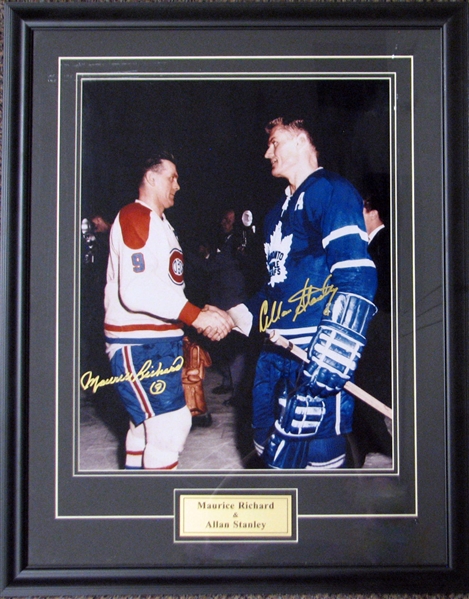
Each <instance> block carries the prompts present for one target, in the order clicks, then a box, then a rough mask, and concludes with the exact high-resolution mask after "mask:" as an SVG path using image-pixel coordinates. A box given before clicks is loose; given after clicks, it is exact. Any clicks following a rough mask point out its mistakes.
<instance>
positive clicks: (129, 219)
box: [119, 202, 151, 250]
mask: <svg viewBox="0 0 469 599" xmlns="http://www.w3.org/2000/svg"><path fill="white" fill-rule="evenodd" d="M150 214H151V210H150V208H147V207H146V206H142V204H139V203H138V202H134V203H133V204H128V205H127V206H124V208H122V210H121V211H120V213H119V222H120V225H121V230H122V238H123V240H124V243H125V245H126V246H127V247H129V248H130V249H131V250H140V249H142V248H143V246H144V245H145V244H146V242H147V240H148V235H149V233H150Z"/></svg>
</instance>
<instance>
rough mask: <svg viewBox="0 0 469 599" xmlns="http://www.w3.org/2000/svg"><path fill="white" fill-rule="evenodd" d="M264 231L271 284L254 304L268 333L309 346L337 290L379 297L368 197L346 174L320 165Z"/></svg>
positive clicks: (269, 218)
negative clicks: (366, 207) (275, 332)
mask: <svg viewBox="0 0 469 599" xmlns="http://www.w3.org/2000/svg"><path fill="white" fill-rule="evenodd" d="M264 232H265V245H264V248H265V254H266V260H267V269H268V273H269V277H268V281H267V283H266V284H265V286H264V287H263V289H262V290H261V291H260V292H259V293H258V294H257V295H255V296H254V297H253V298H251V299H250V300H249V301H248V302H246V305H247V306H248V308H249V310H250V312H251V313H252V314H253V317H254V322H256V321H258V326H259V329H260V330H261V331H265V330H267V329H276V330H278V331H279V333H280V334H281V335H282V336H284V337H286V338H287V339H290V340H291V341H293V342H294V343H296V344H298V345H307V344H309V342H310V341H311V338H312V336H313V335H314V333H315V332H316V330H317V327H318V325H319V323H320V321H321V318H322V316H323V314H324V313H325V312H327V308H328V305H329V304H330V302H331V301H332V300H333V299H334V295H335V293H336V292H337V291H342V292H345V293H355V294H357V295H360V296H362V297H365V298H367V299H369V300H371V301H372V300H373V298H374V295H375V292H376V285H377V277H376V268H375V265H374V263H373V261H372V260H371V259H370V256H369V254H368V249H367V248H368V236H367V233H366V229H365V223H364V220H363V200H362V198H361V197H360V195H359V193H358V191H357V190H356V189H355V188H354V187H353V186H352V185H351V183H349V182H348V181H347V180H346V179H344V178H343V177H341V176H339V175H337V174H335V173H332V172H330V171H327V170H325V169H323V168H320V169H318V170H317V171H315V172H314V173H312V174H311V175H310V176H309V177H308V178H307V179H306V180H305V181H304V182H303V183H302V184H301V185H300V186H299V187H298V189H297V190H296V191H295V193H294V194H293V195H291V196H290V195H288V189H287V193H286V197H285V199H284V200H283V201H280V202H279V203H278V204H277V206H276V207H275V208H273V210H272V211H271V212H270V213H269V214H268V215H267V216H266V219H265V226H264Z"/></svg>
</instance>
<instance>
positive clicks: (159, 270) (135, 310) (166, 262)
mask: <svg viewBox="0 0 469 599" xmlns="http://www.w3.org/2000/svg"><path fill="white" fill-rule="evenodd" d="M183 266H184V263H183V255H182V251H181V247H180V245H179V242H178V240H177V237H176V235H175V234H174V231H173V228H172V227H171V225H170V224H169V222H168V221H167V220H166V217H165V216H164V215H163V216H162V218H160V217H159V216H158V214H157V213H156V212H154V211H153V210H151V209H150V208H149V207H148V206H146V205H145V204H144V203H142V202H140V201H138V200H137V201H136V202H134V203H133V204H129V205H127V206H125V207H124V208H123V209H122V210H121V211H120V212H119V214H118V215H117V217H116V220H115V222H114V224H113V226H112V229H111V236H110V253H109V263H108V270H107V284H106V291H105V309H106V316H105V333H106V339H107V341H108V342H113V343H133V342H134V343H138V342H141V340H142V339H144V340H145V339H149V338H155V337H174V336H180V335H182V329H181V323H180V322H178V317H179V315H180V313H181V310H182V309H183V308H184V306H185V305H186V303H187V299H186V297H185V295H184V268H183Z"/></svg>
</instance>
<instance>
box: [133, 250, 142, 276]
mask: <svg viewBox="0 0 469 599" xmlns="http://www.w3.org/2000/svg"><path fill="white" fill-rule="evenodd" d="M132 266H133V267H134V272H143V271H144V270H145V257H144V255H143V254H142V253H141V252H138V253H136V254H132Z"/></svg>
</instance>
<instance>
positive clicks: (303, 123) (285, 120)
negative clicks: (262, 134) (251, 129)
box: [265, 116, 316, 148]
mask: <svg viewBox="0 0 469 599" xmlns="http://www.w3.org/2000/svg"><path fill="white" fill-rule="evenodd" d="M275 127H284V128H285V129H290V130H292V131H295V132H301V133H305V134H306V136H307V137H308V140H309V142H310V143H311V145H312V146H313V147H314V148H316V143H315V141H314V134H313V128H312V126H311V124H310V123H308V121H307V120H306V119H298V118H289V117H285V116H279V117H278V118H276V119H273V120H272V121H270V122H269V123H267V125H266V127H265V130H266V133H268V134H269V135H270V134H271V133H272V130H273V129H274V128H275Z"/></svg>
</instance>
